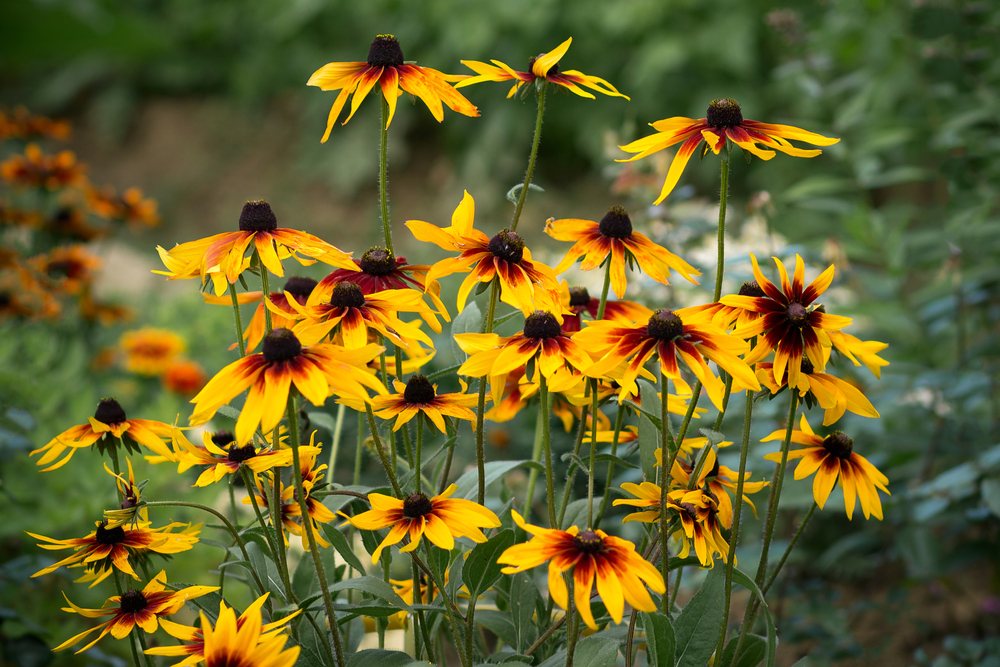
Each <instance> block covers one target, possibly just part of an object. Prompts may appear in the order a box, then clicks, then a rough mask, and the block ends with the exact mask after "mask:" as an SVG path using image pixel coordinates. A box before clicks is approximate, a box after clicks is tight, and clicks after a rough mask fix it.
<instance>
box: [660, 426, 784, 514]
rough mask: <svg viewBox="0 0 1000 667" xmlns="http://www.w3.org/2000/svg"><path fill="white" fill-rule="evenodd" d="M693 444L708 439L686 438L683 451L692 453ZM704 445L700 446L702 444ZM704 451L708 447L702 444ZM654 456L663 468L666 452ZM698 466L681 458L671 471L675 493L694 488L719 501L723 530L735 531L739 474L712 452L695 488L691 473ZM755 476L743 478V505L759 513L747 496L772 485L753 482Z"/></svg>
mask: <svg viewBox="0 0 1000 667" xmlns="http://www.w3.org/2000/svg"><path fill="white" fill-rule="evenodd" d="M692 440H699V441H700V440H705V441H707V440H708V439H707V438H684V445H683V446H682V447H681V451H685V448H688V449H687V451H691V449H690V448H691V444H692V443H691V441H692ZM699 444H700V443H699ZM731 444H733V443H731V442H720V443H719V444H718V446H719V447H724V446H727V445H731ZM701 446H702V447H703V446H704V444H701ZM653 455H654V456H655V457H656V465H662V461H661V456H662V452H660V450H656V451H655V452H654V453H653ZM693 469H694V466H693V465H692V464H691V463H687V462H686V461H683V460H681V459H680V458H678V459H677V460H675V461H674V467H673V468H672V469H671V471H670V485H671V487H672V490H673V489H678V488H680V489H687V488H688V487H693V488H695V489H702V490H703V491H705V492H706V493H707V494H708V495H709V496H710V497H711V498H712V499H714V501H715V507H716V509H717V511H718V513H719V521H720V522H721V523H722V527H723V528H731V527H732V525H733V502H732V499H730V497H729V496H730V494H735V493H736V486H737V484H738V481H739V472H737V471H736V470H733V469H732V468H729V467H727V466H724V465H720V464H719V459H718V456H717V455H716V453H715V450H714V449H710V450H709V451H708V453H707V454H706V455H705V462H704V463H703V464H702V467H701V471H700V472H699V474H698V479H697V480H696V482H695V483H694V484H691V472H692V471H693ZM751 476H752V473H750V472H745V473H744V474H743V502H745V503H746V504H747V505H749V506H750V509H751V510H752V511H753V512H754V513H756V512H757V508H756V507H755V506H754V504H753V501H752V500H750V497H749V496H747V495H746V494H748V493H757V492H758V491H760V490H761V489H763V488H764V487H765V486H767V485H768V483H767V482H751V481H750V477H751Z"/></svg>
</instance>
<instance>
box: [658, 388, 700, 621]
mask: <svg viewBox="0 0 1000 667" xmlns="http://www.w3.org/2000/svg"><path fill="white" fill-rule="evenodd" d="M668 389H669V386H668V381H667V376H666V375H665V374H662V373H661V375H660V463H661V466H660V494H661V496H662V497H661V502H660V573H661V574H662V575H663V584H664V586H665V587H666V588H667V589H668V590H665V591H664V592H663V598H662V600H661V605H662V610H663V613H664V614H666V615H667V616H670V591H669V588H670V579H669V577H670V530H669V521H668V518H667V492H668V490H669V488H670V472H671V468H673V464H674V459H676V458H677V450H679V449H680V447H679V446H678V445H677V444H676V443H675V442H674V441H673V438H672V437H671V435H670V423H669V421H667V420H668V418H669V415H668V414H667V398H668V396H669V395H670V394H669V392H668V391H667V390H668ZM692 405H693V403H692Z"/></svg>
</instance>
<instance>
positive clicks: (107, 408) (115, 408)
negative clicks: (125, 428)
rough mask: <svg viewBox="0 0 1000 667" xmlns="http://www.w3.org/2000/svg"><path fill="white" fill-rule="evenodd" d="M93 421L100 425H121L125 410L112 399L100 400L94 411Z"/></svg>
mask: <svg viewBox="0 0 1000 667" xmlns="http://www.w3.org/2000/svg"><path fill="white" fill-rule="evenodd" d="M94 419H96V420H97V421H99V422H101V423H102V424H121V423H122V422H123V421H125V419H126V417H125V410H124V409H123V408H122V406H121V403H119V402H118V401H116V400H115V399H113V398H102V399H101V402H100V403H98V404H97V410H95V411H94Z"/></svg>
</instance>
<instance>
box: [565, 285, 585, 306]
mask: <svg viewBox="0 0 1000 667" xmlns="http://www.w3.org/2000/svg"><path fill="white" fill-rule="evenodd" d="M569 305H571V306H587V305H590V292H588V291H587V288H586V287H570V288H569Z"/></svg>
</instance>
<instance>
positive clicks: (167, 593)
mask: <svg viewBox="0 0 1000 667" xmlns="http://www.w3.org/2000/svg"><path fill="white" fill-rule="evenodd" d="M166 583H167V573H166V572H164V571H162V570H161V571H160V573H159V574H157V575H156V576H155V577H153V578H152V579H151V580H150V581H149V583H148V584H146V585H145V586H144V587H143V589H142V590H141V591H136V590H128V591H125V592H124V593H122V594H121V595H113V596H111V597H110V598H108V600H107V602H105V603H104V606H103V607H101V608H100V609H87V608H85V607H78V606H77V605H75V604H73V603H72V602H70V599H69V598H66V603H67V604H68V605H69V606H68V607H63V611H65V612H67V613H70V614H79V615H80V616H83V617H85V618H101V617H102V616H110V618H108V619H107V620H106V621H103V622H102V623H100V624H98V625H95V626H94V627H92V628H89V629H87V630H84V631H83V632H81V633H80V634H78V635H74V636H72V637H70V638H69V639H67V640H66V641H64V642H63V643H62V644H60V645H59V646H57V647H55V648H54V649H52V650H53V651H63V650H65V649H67V648H69V647H70V646H74V645H76V644H79V643H80V642H81V641H82V640H83V639H84V638H85V637H87V636H88V635H91V634H93V633H94V632H98V631H100V634H98V635H97V637H96V638H94V639H93V640H92V641H90V643H88V644H87V645H86V646H84V647H83V648H81V649H80V650H79V651H77V653H83V652H84V651H86V650H87V649H89V648H90V647H91V646H93V645H94V644H96V643H97V642H99V641H101V640H102V639H104V637H106V636H107V635H108V634H110V635H111V636H112V637H114V638H115V639H125V637H127V636H128V634H129V633H130V632H132V629H133V628H136V627H138V628H140V629H141V630H142V631H143V632H145V633H146V634H153V633H154V632H156V629H157V627H158V626H159V623H160V622H162V621H161V618H162V617H163V616H170V615H172V614H176V613H177V612H178V611H180V610H181V608H182V607H183V606H184V603H185V602H186V601H188V600H193V599H194V598H199V597H201V596H203V595H208V594H209V593H211V592H213V591H217V590H219V587H218V586H188V587H186V588H182V589H180V590H176V591H173V590H167V587H166ZM63 597H66V596H65V595H63Z"/></svg>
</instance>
